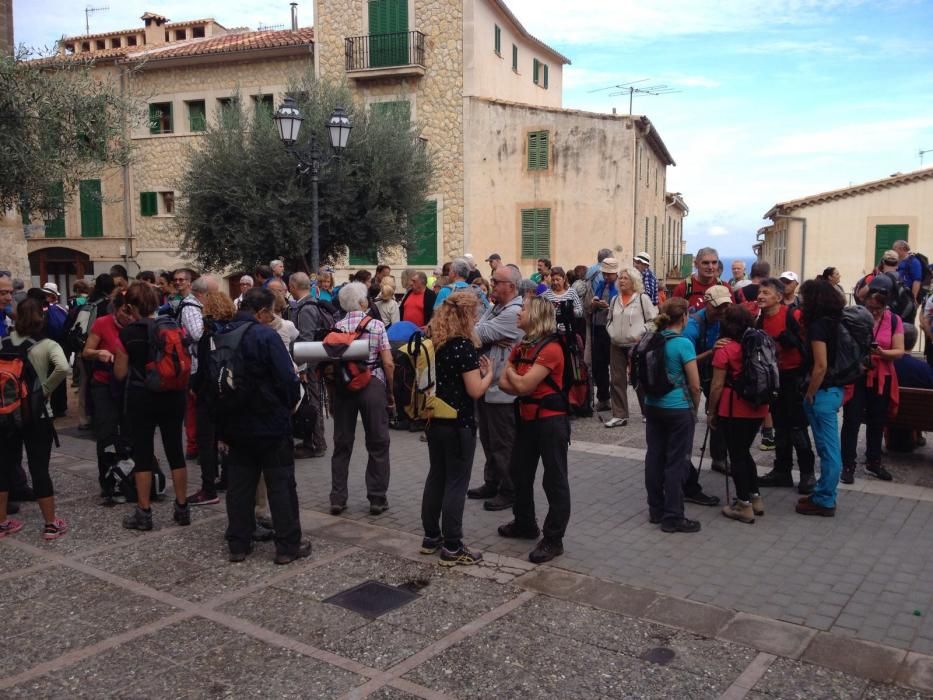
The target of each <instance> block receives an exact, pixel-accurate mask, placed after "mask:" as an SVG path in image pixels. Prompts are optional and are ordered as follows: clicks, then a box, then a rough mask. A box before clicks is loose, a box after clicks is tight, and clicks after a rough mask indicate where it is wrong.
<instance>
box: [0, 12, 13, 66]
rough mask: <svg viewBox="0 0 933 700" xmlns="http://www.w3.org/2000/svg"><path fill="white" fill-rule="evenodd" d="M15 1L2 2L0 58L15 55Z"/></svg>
mask: <svg viewBox="0 0 933 700" xmlns="http://www.w3.org/2000/svg"><path fill="white" fill-rule="evenodd" d="M13 46H14V44H13V0H0V56H7V55H10V54H12V53H13Z"/></svg>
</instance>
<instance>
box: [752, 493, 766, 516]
mask: <svg viewBox="0 0 933 700" xmlns="http://www.w3.org/2000/svg"><path fill="white" fill-rule="evenodd" d="M752 511H753V512H754V513H755V515H756V516H758V517H759V518H760V517H761V516H762V515H764V514H765V502H764V499H763V498H762V497H761V495H759V494H757V493H755V494H752Z"/></svg>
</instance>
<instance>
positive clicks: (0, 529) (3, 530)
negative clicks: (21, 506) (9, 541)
mask: <svg viewBox="0 0 933 700" xmlns="http://www.w3.org/2000/svg"><path fill="white" fill-rule="evenodd" d="M22 529H23V521H22V520H15V519H13V518H7V519H6V520H4V521H3V522H2V523H0V540H2V539H3V538H4V537H6V536H7V535H15V534H16V533H17V532H19V531H20V530H22Z"/></svg>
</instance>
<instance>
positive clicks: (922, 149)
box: [918, 148, 933, 168]
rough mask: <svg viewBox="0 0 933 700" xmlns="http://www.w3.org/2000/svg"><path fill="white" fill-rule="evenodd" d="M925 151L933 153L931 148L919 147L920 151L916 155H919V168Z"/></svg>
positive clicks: (921, 165)
mask: <svg viewBox="0 0 933 700" xmlns="http://www.w3.org/2000/svg"><path fill="white" fill-rule="evenodd" d="M927 153H933V148H921V149H920V151H919V152H918V155H919V156H920V167H921V168H922V167H923V156H924V155H925V154H927Z"/></svg>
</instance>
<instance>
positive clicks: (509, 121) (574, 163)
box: [464, 98, 664, 273]
mask: <svg viewBox="0 0 933 700" xmlns="http://www.w3.org/2000/svg"><path fill="white" fill-rule="evenodd" d="M464 105H465V123H466V125H467V130H466V138H467V143H466V148H465V153H466V155H465V164H466V174H467V179H466V201H467V211H466V224H465V229H466V240H467V243H466V246H467V248H468V249H469V252H471V253H473V255H474V256H475V257H476V259H478V260H481V259H483V258H485V257H486V256H487V255H488V254H489V253H491V252H498V253H500V254H501V255H502V256H503V258H504V259H505V260H506V261H511V262H515V263H517V264H519V266H520V267H521V268H522V271H523V272H526V273H528V272H531V270H532V269H533V267H534V261H533V260H519V259H518V255H519V250H520V240H521V225H520V216H521V209H523V208H531V207H542V208H546V207H550V209H551V259H552V260H553V261H554V263H555V264H561V265H564V266H565V267H567V266H573V265H579V264H589V263H591V262H592V261H593V260H595V258H596V251H597V250H598V249H599V248H603V247H609V248H613V249H614V250H615V251H616V255H617V256H618V257H619V258H620V260H622V261H623V262H624V263H625V264H626V265H627V264H630V263H631V259H632V257H633V256H634V253H635V252H637V250H640V248H638V247H637V246H638V245H641V243H640V242H639V243H638V244H637V245H636V241H633V236H632V213H633V206H635V202H634V198H633V196H632V193H633V190H632V187H633V186H638V187H640V188H641V189H642V190H644V192H642V196H641V200H640V203H639V204H638V212H639V214H641V215H642V216H644V215H645V212H648V213H649V214H651V212H654V211H655V209H656V207H660V209H659V211H660V212H661V213H663V211H664V190H663V187H661V185H660V180H659V187H661V189H659V194H658V196H657V197H656V198H655V199H657V200H658V201H657V204H655V203H654V202H653V201H651V198H649V196H648V194H647V193H648V191H649V190H650V191H651V192H653V188H654V181H653V179H652V180H651V183H650V187H649V186H648V185H647V184H645V183H644V182H642V183H637V182H636V178H635V171H634V152H635V150H636V148H637V146H638V145H639V144H640V143H641V139H640V138H636V137H635V136H634V133H633V132H634V131H635V129H634V127H633V125H632V121H631V120H630V119H629V118H628V117H622V116H619V117H615V116H611V115H598V114H590V113H586V112H575V111H570V110H545V109H540V108H535V107H529V106H523V105H514V104H502V103H498V102H491V101H488V100H481V99H476V98H468V99H465V100H464ZM539 129H547V130H549V131H550V132H551V133H550V139H551V163H550V167H549V168H548V170H547V171H543V172H536V171H531V172H529V171H527V169H526V164H527V152H526V147H527V146H526V144H527V133H528V132H529V131H534V130H539ZM652 177H653V176H652ZM642 180H644V178H642ZM651 215H652V216H653V214H651ZM659 216H660V215H659ZM643 226H644V224H643V219H642V227H643ZM658 230H659V233H660V218H659V223H658ZM651 233H652V234H653V224H652V231H651ZM651 243H652V244H653V240H652V241H651Z"/></svg>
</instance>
